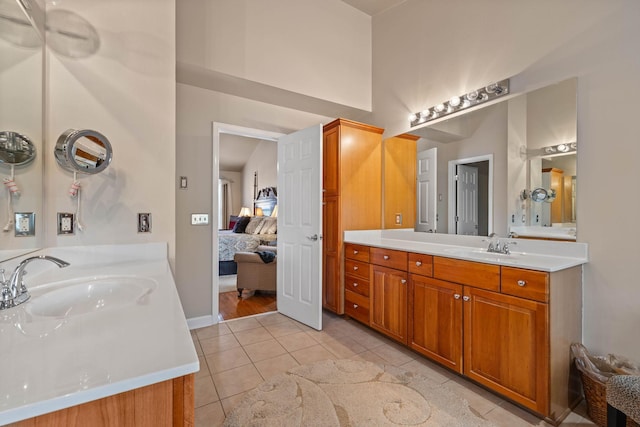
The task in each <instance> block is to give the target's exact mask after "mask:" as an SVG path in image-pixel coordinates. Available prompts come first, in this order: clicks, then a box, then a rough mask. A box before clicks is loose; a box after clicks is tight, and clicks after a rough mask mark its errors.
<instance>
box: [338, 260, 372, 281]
mask: <svg viewBox="0 0 640 427" xmlns="http://www.w3.org/2000/svg"><path fill="white" fill-rule="evenodd" d="M344 274H350V275H352V276H357V277H361V278H363V279H365V280H369V264H367V263H366V262H361V261H354V260H352V259H345V260H344Z"/></svg>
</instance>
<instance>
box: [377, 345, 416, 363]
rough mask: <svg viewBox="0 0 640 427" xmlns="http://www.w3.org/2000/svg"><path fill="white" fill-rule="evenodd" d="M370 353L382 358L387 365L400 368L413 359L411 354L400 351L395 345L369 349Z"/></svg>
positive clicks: (403, 350)
mask: <svg viewBox="0 0 640 427" xmlns="http://www.w3.org/2000/svg"><path fill="white" fill-rule="evenodd" d="M371 351H372V352H374V353H375V354H377V355H378V356H380V357H382V358H383V359H384V360H386V361H387V363H388V364H390V365H393V366H402V365H404V364H405V363H409V362H411V361H412V360H414V359H415V357H417V356H414V355H413V354H412V353H410V352H409V351H407V350H405V349H400V348H398V347H397V346H395V345H391V344H383V345H379V346H377V347H374V348H372V349H371Z"/></svg>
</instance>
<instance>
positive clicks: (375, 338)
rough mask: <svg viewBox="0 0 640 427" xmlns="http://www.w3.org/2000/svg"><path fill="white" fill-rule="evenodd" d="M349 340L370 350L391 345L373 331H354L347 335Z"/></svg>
mask: <svg viewBox="0 0 640 427" xmlns="http://www.w3.org/2000/svg"><path fill="white" fill-rule="evenodd" d="M349 338H351V339H352V340H354V341H355V342H357V343H358V344H360V345H361V346H363V347H364V348H366V349H368V350H371V349H373V348H376V347H379V346H381V345H383V344H389V343H391V341H390V340H388V339H386V338H384V337H383V336H382V335H380V334H378V333H376V332H374V331H361V330H357V331H354V332H353V333H352V334H350V335H349Z"/></svg>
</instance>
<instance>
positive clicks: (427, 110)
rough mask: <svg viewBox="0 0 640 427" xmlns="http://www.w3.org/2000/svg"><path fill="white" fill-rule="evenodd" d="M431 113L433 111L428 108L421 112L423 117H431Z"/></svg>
mask: <svg viewBox="0 0 640 427" xmlns="http://www.w3.org/2000/svg"><path fill="white" fill-rule="evenodd" d="M430 114H431V111H430V110H429V109H428V108H427V109H426V110H422V112H421V113H420V115H421V116H422V117H425V118H426V117H429V115H430Z"/></svg>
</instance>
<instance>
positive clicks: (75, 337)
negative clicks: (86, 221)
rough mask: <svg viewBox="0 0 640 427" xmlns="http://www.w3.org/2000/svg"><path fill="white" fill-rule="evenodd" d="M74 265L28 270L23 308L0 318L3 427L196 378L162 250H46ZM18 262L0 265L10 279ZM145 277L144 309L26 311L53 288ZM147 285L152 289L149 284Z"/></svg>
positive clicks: (34, 265) (38, 265)
mask: <svg viewBox="0 0 640 427" xmlns="http://www.w3.org/2000/svg"><path fill="white" fill-rule="evenodd" d="M40 254H46V255H52V256H56V257H58V258H61V259H63V260H65V261H67V262H70V263H71V265H70V266H69V267H67V268H63V269H60V268H57V267H56V266H55V265H54V264H52V263H50V262H46V261H35V262H31V263H30V264H28V266H27V268H26V270H27V272H28V275H26V276H25V283H26V285H27V288H28V289H29V291H30V292H31V299H30V300H29V301H27V302H26V303H24V304H22V305H20V306H17V307H13V308H10V309H7V310H2V311H0V360H2V362H3V368H2V375H1V376H0V424H7V423H11V422H15V421H19V420H23V419H27V418H31V417H34V416H37V415H41V414H44V413H48V412H52V411H56V410H59V409H63V408H67V407H70V406H75V405H78V404H81V403H85V402H88V401H91V400H95V399H100V398H103V397H107V396H110V395H113V394H117V393H121V392H125V391H129V390H132V389H135V388H139V387H144V386H147V385H150V384H154V383H157V382H161V381H166V380H170V379H172V378H177V377H180V376H183V375H187V374H191V373H194V372H197V371H198V370H199V363H198V357H197V354H196V351H195V348H194V345H193V340H192V338H191V334H190V332H189V329H188V327H187V322H186V319H185V316H184V312H183V310H182V306H181V304H180V300H179V298H178V293H177V291H176V287H175V282H174V279H173V275H172V273H171V270H170V268H169V263H168V261H167V248H166V244H164V243H160V244H158V243H150V244H139V245H113V246H89V247H68V248H64V247H60V248H50V249H43V250H40V251H38V252H36V253H32V254H30V255H29V256H33V255H40ZM20 261H21V258H18V259H16V260H10V261H7V262H5V263H2V264H0V268H5V269H6V270H7V272H8V273H9V272H11V271H13V269H14V268H15V266H16V265H17V263H18V262H20ZM114 276H115V277H123V276H126V277H130V278H134V279H135V278H144V280H146V281H147V283H154V286H153V290H152V291H151V292H150V293H149V294H148V296H146V297H145V298H143V299H141V300H140V301H136V302H133V303H131V304H128V305H124V306H119V307H114V308H111V309H109V308H108V307H107V308H104V309H100V310H98V311H94V312H90V313H85V314H78V315H75V316H69V317H66V318H54V317H39V316H36V315H34V314H33V313H32V312H31V311H30V309H29V304H30V303H32V302H34V301H37V299H38V297H39V296H41V295H43V294H44V293H45V292H46V291H47V289H49V288H50V287H51V286H55V282H60V281H66V280H75V279H78V278H87V279H89V278H93V279H95V278H100V277H114ZM149 279H150V280H149Z"/></svg>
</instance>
